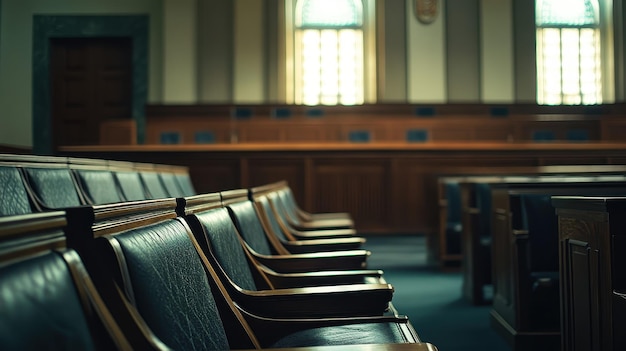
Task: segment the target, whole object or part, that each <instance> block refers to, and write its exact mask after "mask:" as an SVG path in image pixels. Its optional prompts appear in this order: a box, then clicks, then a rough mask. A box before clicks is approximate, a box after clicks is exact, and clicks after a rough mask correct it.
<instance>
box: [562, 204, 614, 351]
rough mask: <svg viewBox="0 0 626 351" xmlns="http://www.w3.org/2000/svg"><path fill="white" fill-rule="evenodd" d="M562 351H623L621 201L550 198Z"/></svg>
mask: <svg viewBox="0 0 626 351" xmlns="http://www.w3.org/2000/svg"><path fill="white" fill-rule="evenodd" d="M552 203H553V205H554V207H555V209H556V213H557V216H558V221H559V252H560V255H559V258H560V276H561V280H560V281H561V291H562V295H561V297H562V299H561V311H562V313H561V332H562V335H563V336H562V338H561V340H562V342H563V345H562V350H582V349H586V350H624V349H626V334H625V333H624V327H625V326H626V275H624V267H626V265H625V264H624V259H623V257H624V252H625V250H626V240H625V239H626V236H625V234H626V230H625V229H626V228H625V226H624V219H625V218H626V198H624V197H621V196H620V197H617V196H611V197H591V196H554V197H553V198H552Z"/></svg>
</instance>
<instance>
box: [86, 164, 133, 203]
mask: <svg viewBox="0 0 626 351" xmlns="http://www.w3.org/2000/svg"><path fill="white" fill-rule="evenodd" d="M75 174H76V175H77V179H78V183H79V185H80V187H81V189H82V190H83V193H84V194H85V197H86V200H87V202H89V203H90V204H92V205H102V204H111V203H117V202H122V201H123V200H122V195H121V194H120V192H119V190H118V187H117V183H116V182H115V178H114V177H113V173H111V172H110V171H106V170H84V169H81V170H76V171H75Z"/></svg>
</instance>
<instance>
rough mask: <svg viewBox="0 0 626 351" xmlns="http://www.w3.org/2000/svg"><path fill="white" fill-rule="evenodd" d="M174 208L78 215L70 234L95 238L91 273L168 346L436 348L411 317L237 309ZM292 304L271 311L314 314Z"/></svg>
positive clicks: (149, 205)
mask: <svg viewBox="0 0 626 351" xmlns="http://www.w3.org/2000/svg"><path fill="white" fill-rule="evenodd" d="M218 198H219V195H218ZM172 201H174V200H173V199H164V200H161V201H147V202H139V203H127V204H116V205H104V206H100V207H93V208H74V209H71V211H70V212H71V213H70V214H69V217H70V224H71V225H72V223H73V222H74V224H76V226H77V227H76V228H72V229H70V230H68V233H69V235H70V236H80V237H81V238H80V239H76V238H75V239H76V240H74V242H79V241H81V240H86V238H95V239H93V240H94V244H97V245H85V246H82V251H83V254H84V256H85V257H90V258H91V260H90V268H91V269H90V272H93V271H95V272H97V273H98V274H99V276H98V278H97V281H98V286H101V285H102V284H110V285H114V286H118V287H119V290H117V291H118V292H119V293H120V296H123V297H124V298H125V299H126V300H127V302H128V304H129V305H130V306H131V307H132V308H134V309H136V311H137V312H138V316H139V317H141V319H142V320H145V322H146V324H147V326H149V328H150V329H151V331H152V332H153V333H154V334H155V335H156V336H157V337H158V338H159V339H160V340H161V341H163V342H164V343H165V344H166V345H167V346H168V347H171V348H173V349H180V350H190V349H217V350H223V349H231V348H271V347H298V346H320V345H360V344H393V343H414V344H415V345H416V346H415V348H414V349H416V350H419V349H424V350H426V349H431V350H432V349H434V348H433V347H432V346H430V345H427V344H423V343H421V342H420V340H419V338H418V336H417V334H416V333H415V331H414V329H413V328H412V326H411V324H410V323H409V322H408V319H407V318H406V317H398V316H362V317H355V316H351V317H349V318H314V317H312V316H309V317H308V318H305V319H303V318H287V319H275V318H272V317H271V316H264V315H260V316H257V315H254V314H252V313H250V311H248V310H247V309H245V308H244V307H243V306H242V305H241V304H236V303H233V300H232V299H231V296H230V293H231V291H229V290H228V289H227V288H226V287H225V285H224V283H223V282H222V281H221V280H220V279H219V275H218V271H219V269H220V268H219V267H215V266H213V265H212V264H211V260H210V259H208V258H207V256H206V255H205V253H204V250H203V249H202V248H201V246H200V244H199V243H198V241H197V240H196V239H195V236H194V235H193V233H191V232H190V229H189V227H188V226H187V224H186V223H187V222H186V220H184V219H182V218H177V217H176V212H175V207H176V203H172ZM86 210H88V212H89V213H90V214H91V215H90V216H87V217H89V218H91V219H92V221H93V219H95V218H98V220H96V221H95V222H91V223H90V222H89V221H85V220H84V217H85V215H86V213H82V215H81V212H85V211H86ZM211 211H212V210H209V212H206V214H207V215H208V216H213V215H214V214H217V215H218V216H220V218H223V219H224V221H226V220H228V221H229V220H230V218H229V217H228V213H227V212H226V210H225V209H224V208H218V209H217V212H211ZM178 212H181V211H180V210H179V211H178ZM81 218H82V219H81ZM99 221H102V223H106V225H99ZM230 223H231V225H232V222H230ZM94 266H99V267H100V268H101V269H96V268H94ZM308 289H310V288H304V289H297V291H296V294H298V295H299V296H300V297H305V296H307V294H306V291H307V290H308ZM122 292H123V293H122ZM284 298H287V299H289V297H288V294H285V296H284V297H280V296H279V297H277V299H276V300H274V301H276V302H275V303H274V306H273V307H271V308H269V307H268V309H267V311H266V312H268V313H270V314H278V315H280V314H282V313H285V314H291V315H297V311H301V312H302V313H304V312H306V310H307V309H311V308H312V306H311V303H310V302H308V301H307V299H306V298H305V299H304V300H300V305H298V304H297V303H296V302H297V301H295V300H294V301H292V302H291V303H289V304H287V305H283V304H282V303H280V302H278V301H281V300H283V299H284ZM353 302H355V301H353ZM331 307H332V306H324V308H326V309H329V308H331ZM367 308H370V307H367ZM257 309H262V308H257ZM286 309H288V310H286ZM316 313H317V314H319V311H317V312H316ZM354 347H359V346H354ZM384 347H385V349H389V348H393V345H384Z"/></svg>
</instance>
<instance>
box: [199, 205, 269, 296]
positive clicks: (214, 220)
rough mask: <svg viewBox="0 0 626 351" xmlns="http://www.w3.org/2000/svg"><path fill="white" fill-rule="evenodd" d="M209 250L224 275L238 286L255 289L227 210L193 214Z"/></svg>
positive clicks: (220, 209)
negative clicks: (205, 238)
mask: <svg viewBox="0 0 626 351" xmlns="http://www.w3.org/2000/svg"><path fill="white" fill-rule="evenodd" d="M195 216H196V218H197V219H198V221H199V222H200V224H201V225H202V227H203V229H204V233H205V234H206V236H207V239H208V241H209V244H210V248H211V251H212V253H213V255H214V256H215V258H216V259H217V261H218V263H219V264H220V266H221V268H222V269H223V270H224V271H225V272H226V275H227V276H228V277H229V278H230V279H231V280H232V281H233V282H234V283H235V284H236V285H237V286H239V287H240V288H242V289H246V290H251V291H255V290H257V287H256V284H255V282H254V277H253V274H252V271H251V270H250V266H249V265H248V261H247V258H246V254H245V252H244V249H243V247H242V246H241V242H240V241H239V238H238V236H237V232H236V231H235V230H236V229H235V225H234V224H233V222H232V220H231V219H230V216H229V215H228V210H227V209H225V208H218V209H213V210H209V211H205V212H202V213H197V214H195Z"/></svg>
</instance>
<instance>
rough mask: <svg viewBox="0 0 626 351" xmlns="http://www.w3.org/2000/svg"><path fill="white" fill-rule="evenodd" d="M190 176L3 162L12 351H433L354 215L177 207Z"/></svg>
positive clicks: (8, 158) (245, 203) (2, 227)
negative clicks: (376, 262) (397, 298)
mask: <svg viewBox="0 0 626 351" xmlns="http://www.w3.org/2000/svg"><path fill="white" fill-rule="evenodd" d="M144 172H146V173H150V175H151V176H152V177H145V176H143V175H142V173H144ZM119 175H122V176H121V177H120V176H119ZM187 177H188V175H187V174H186V170H185V169H180V168H173V169H169V170H167V167H165V166H158V165H148V164H129V163H117V162H112V161H105V160H86V159H67V158H51V157H42V158H39V157H36V156H17V155H2V157H0V179H1V180H0V182H1V185H2V186H1V187H0V189H2V192H1V193H0V202H1V203H2V208H3V212H2V213H1V215H0V312H1V313H0V315H1V316H2V317H1V318H0V349H2V350H35V349H51V350H69V349H80V350H111V349H118V350H168V349H179V350H225V349H269V348H272V349H295V348H297V349H298V350H301V349H304V350H348V349H354V348H367V349H370V350H436V347H435V346H433V345H431V344H429V343H425V342H422V341H421V340H420V339H419V336H418V334H417V333H416V331H415V330H414V328H413V326H412V325H411V323H410V322H409V320H408V318H407V317H405V316H402V315H401V314H399V313H398V311H397V310H396V309H395V308H394V306H393V304H392V297H393V292H394V290H393V287H392V286H391V285H390V284H388V283H387V282H386V281H385V280H384V274H383V272H381V271H379V270H372V269H367V257H368V256H369V252H367V251H366V250H363V249H362V248H361V245H362V243H363V239H362V238H360V237H358V236H357V235H356V233H355V232H354V230H353V229H352V227H353V224H352V223H351V222H352V220H351V218H350V216H349V215H347V214H311V213H306V212H304V211H302V210H301V209H299V208H298V207H297V204H296V203H295V202H294V200H293V198H292V197H291V198H290V191H289V188H288V186H287V184H286V183H284V182H279V183H276V184H268V185H266V186H263V187H259V188H254V189H238V190H227V191H224V192H221V193H210V194H195V193H193V194H184V193H182V192H181V193H180V194H179V195H172V193H170V192H169V191H172V189H178V190H181V191H182V189H183V187H184V186H188V187H189V188H188V189H187V190H189V191H192V189H193V188H191V187H190V186H191V184H190V183H188V182H186V181H184V180H185V178H187ZM127 179H135V180H136V179H139V183H135V185H134V186H129V188H127V189H126V190H124V189H125V188H124V186H123V185H122V183H124V182H125V180H127ZM168 179H169V180H170V181H171V180H172V179H174V180H183V181H182V182H180V183H171V184H177V186H176V187H171V188H170V187H168V186H166V183H167V182H168ZM148 183H151V184H150V185H149V184H148ZM171 184H170V185H171ZM127 185H128V184H127ZM157 185H158V186H157ZM159 187H160V188H161V190H162V191H164V192H163V193H160V194H159V195H163V196H159V195H155V194H157V191H158V190H157V189H158V188H159ZM168 189H169V190H168ZM129 190H133V191H134V192H136V193H143V194H144V197H145V198H144V199H137V198H133V199H131V198H130V195H129V194H128V193H127V191H129ZM107 193H110V194H107ZM111 194H114V197H115V196H119V199H118V198H113V197H111V196H108V195H111ZM105 196H108V197H106V199H105ZM127 196H128V197H127ZM291 196H292V195H291ZM97 199H101V200H102V199H105V200H103V201H99V200H97ZM117 200H119V201H117ZM296 216H297V217H296ZM279 232H280V233H279ZM281 233H282V234H281ZM281 247H282V249H279V248H281Z"/></svg>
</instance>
